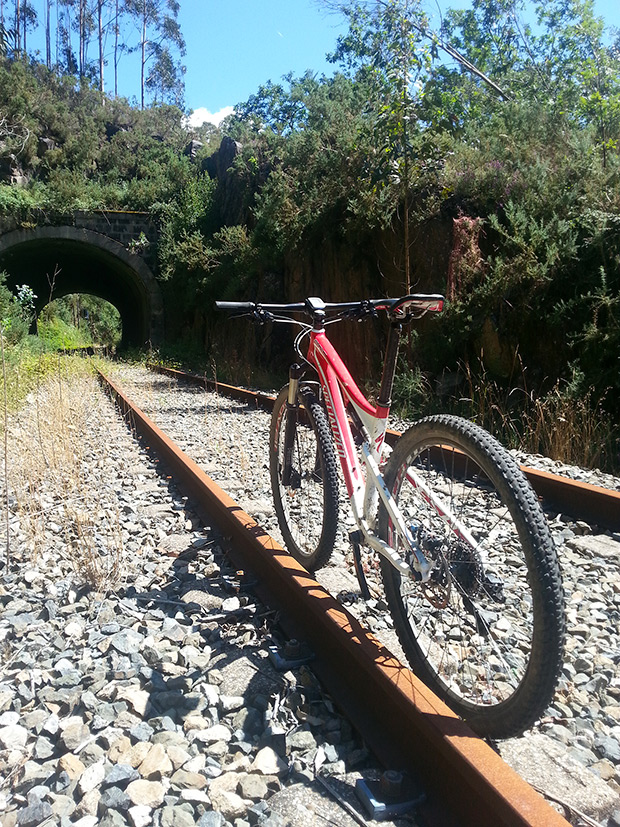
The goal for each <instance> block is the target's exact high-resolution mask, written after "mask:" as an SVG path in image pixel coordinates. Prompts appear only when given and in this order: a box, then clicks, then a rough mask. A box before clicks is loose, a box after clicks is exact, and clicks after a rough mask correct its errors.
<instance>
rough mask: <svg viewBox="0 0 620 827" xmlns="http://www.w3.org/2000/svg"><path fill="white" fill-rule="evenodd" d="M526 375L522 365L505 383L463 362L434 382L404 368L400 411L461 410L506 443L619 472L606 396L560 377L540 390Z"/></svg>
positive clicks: (619, 449) (619, 429) (615, 430)
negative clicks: (582, 388) (579, 386)
mask: <svg viewBox="0 0 620 827" xmlns="http://www.w3.org/2000/svg"><path fill="white" fill-rule="evenodd" d="M517 367H518V366H517ZM401 368H402V366H401ZM526 379H527V377H526V372H525V371H524V370H523V368H521V369H520V370H519V371H518V376H517V378H516V379H515V378H513V381H511V382H507V383H502V382H499V381H497V380H495V379H493V378H491V377H489V376H488V375H487V373H486V371H485V369H484V367H483V366H482V365H478V366H476V368H475V369H474V367H473V366H472V365H471V364H470V363H467V362H465V363H462V364H461V365H460V369H459V371H458V372H455V373H452V374H450V375H449V376H447V377H444V378H443V380H442V382H441V383H439V387H437V386H435V387H434V386H432V385H431V383H430V382H429V381H428V379H427V378H426V377H425V376H424V374H422V373H420V371H418V370H416V369H413V370H407V369H401V370H400V371H399V375H398V376H397V381H396V385H395V392H394V399H395V405H396V410H397V411H398V412H399V413H400V415H401V416H403V417H405V418H418V417H420V416H424V415H428V414H431V413H439V412H441V413H453V414H457V415H459V416H464V417H465V418H467V419H471V420H473V421H475V422H477V423H478V424H479V425H481V426H482V427H483V428H485V429H486V430H488V431H490V432H491V433H492V434H493V435H494V436H496V437H497V438H498V439H499V440H500V441H501V442H502V443H503V444H504V445H505V446H507V447H508V448H515V449H519V450H522V451H525V452H527V453H530V454H543V455H544V456H547V457H550V458H551V459H553V460H558V461H560V462H564V463H567V464H569V465H577V466H580V467H583V468H591V469H594V468H597V469H599V470H601V471H605V472H607V473H611V474H620V426H619V425H618V422H617V421H616V420H614V418H613V417H612V416H611V415H610V413H609V411H607V410H606V409H605V407H604V400H602V399H598V398H596V397H595V395H594V392H593V390H592V389H588V390H586V391H582V390H579V389H578V385H577V383H576V382H574V381H566V380H564V381H562V380H559V381H557V382H556V383H555V384H554V385H553V386H552V387H551V388H549V389H548V390H546V391H544V392H540V391H535V390H531V389H529V388H528V386H527V381H526Z"/></svg>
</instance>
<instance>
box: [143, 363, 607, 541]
mask: <svg viewBox="0 0 620 827" xmlns="http://www.w3.org/2000/svg"><path fill="white" fill-rule="evenodd" d="M151 370H155V371H157V372H158V373H162V374H165V375H167V376H171V377H173V378H175V379H178V380H181V381H185V382H191V383H192V384H197V385H201V386H202V387H204V388H206V389H207V390H212V391H215V392H217V393H221V394H223V395H224V396H229V397H231V398H233V399H237V400H238V401H241V402H246V403H247V404H248V405H255V406H256V407H258V408H263V409H264V410H267V411H270V410H271V409H272V408H273V402H274V399H275V397H273V396H271V395H269V394H267V393H262V392H260V391H250V390H245V389H244V388H237V387H235V386H234V385H225V384H222V383H221V382H214V381H213V380H211V379H206V378H205V377H204V376H199V375H198V374H195V373H185V372H184V371H180V370H175V369H173V368H165V367H161V366H151ZM399 436H400V433H399V432H398V431H392V430H388V432H387V435H386V440H387V442H388V443H389V444H391V445H393V444H394V443H395V442H396V440H397V439H398V437H399ZM521 470H522V471H523V473H524V474H525V476H526V477H527V478H528V480H529V481H530V484H531V486H532V488H533V489H534V491H536V493H537V494H538V496H539V497H541V498H542V499H543V500H544V503H545V505H546V506H547V507H549V508H551V509H552V510H553V511H558V512H559V513H561V514H570V516H571V517H573V518H575V519H578V520H585V522H588V523H592V524H594V525H597V526H600V527H601V528H607V529H610V530H611V531H620V491H613V490H611V489H609V488H601V487H600V486H597V485H590V484H589V483H585V482H578V481H577V480H571V479H568V478H567V477H561V476H558V475H557V474H551V473H549V472H548V471H539V470H537V469H536V468H529V467H528V466H526V465H522V466H521Z"/></svg>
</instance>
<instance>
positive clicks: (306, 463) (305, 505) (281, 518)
mask: <svg viewBox="0 0 620 827" xmlns="http://www.w3.org/2000/svg"><path fill="white" fill-rule="evenodd" d="M300 397H301V398H302V400H303V403H304V406H305V407H304V409H303V412H302V415H300V416H299V419H298V422H297V424H296V426H295V436H294V441H293V446H292V457H291V471H290V479H289V484H287V485H284V484H283V481H282V470H283V454H284V434H285V430H286V417H287V415H288V412H287V407H286V393H285V392H283V393H281V394H280V396H279V397H278V400H277V401H276V406H275V407H274V419H273V421H272V434H271V479H272V488H273V494H274V503H275V507H276V514H277V516H278V522H279V525H280V530H281V531H282V535H283V538H284V541H285V543H286V545H287V548H288V550H289V551H290V553H291V554H292V555H293V556H294V557H295V558H296V559H297V560H299V561H300V562H301V563H302V564H303V565H304V566H306V568H308V569H311V570H314V569H316V568H319V567H320V566H322V565H324V564H325V563H326V562H327V560H328V559H329V556H330V554H331V552H332V549H333V546H334V541H335V536H336V529H337V512H338V482H337V469H336V459H335V455H334V451H333V445H332V442H331V436H330V432H329V425H328V423H327V419H326V417H325V414H324V413H323V411H322V409H321V408H320V405H319V404H318V403H317V402H316V399H315V398H314V397H313V396H312V395H311V394H300Z"/></svg>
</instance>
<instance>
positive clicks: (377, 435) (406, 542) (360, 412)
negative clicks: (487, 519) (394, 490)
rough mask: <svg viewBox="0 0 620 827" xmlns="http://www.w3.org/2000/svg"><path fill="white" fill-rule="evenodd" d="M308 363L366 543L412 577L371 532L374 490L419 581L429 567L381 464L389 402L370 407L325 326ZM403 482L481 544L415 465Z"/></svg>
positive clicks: (313, 338) (316, 334) (314, 335)
mask: <svg viewBox="0 0 620 827" xmlns="http://www.w3.org/2000/svg"><path fill="white" fill-rule="evenodd" d="M307 359H308V362H310V363H311V364H312V365H314V367H315V368H316V371H317V373H318V375H319V381H320V384H321V388H322V390H323V398H324V403H325V408H326V410H327V415H328V417H329V422H330V426H331V431H332V435H333V439H334V446H335V449H336V453H337V455H338V458H339V460H340V465H341V467H342V473H343V475H344V479H345V484H346V487H347V494H348V496H349V502H350V505H351V511H352V513H353V517H354V519H355V522H356V524H357V527H358V529H359V530H360V531H361V532H362V534H363V536H364V540H365V542H366V543H367V544H368V545H369V546H370V547H371V548H373V549H375V551H377V552H379V554H382V555H383V556H384V557H387V558H388V560H389V561H390V562H391V563H392V565H393V566H395V567H396V568H397V569H398V570H399V571H400V572H402V573H403V574H406V575H409V576H411V574H412V570H411V566H410V565H409V564H408V563H407V562H406V561H405V560H404V559H403V558H402V557H401V555H400V554H399V553H398V552H397V551H396V550H395V549H394V548H393V547H392V546H390V545H389V544H388V543H387V542H386V541H385V540H383V539H381V538H380V537H379V536H378V535H377V534H376V533H375V531H374V525H373V523H374V517H373V513H374V511H375V510H376V502H377V494H378V496H379V497H380V498H381V501H382V503H383V505H384V506H385V508H386V510H387V513H388V516H389V518H390V522H391V524H392V526H393V529H394V531H395V533H396V535H397V536H399V537H400V539H401V544H402V547H403V548H407V549H409V550H410V551H411V552H412V554H413V557H412V565H413V568H414V569H415V571H416V572H417V574H418V576H419V578H420V579H421V580H422V581H426V580H428V578H429V576H430V572H431V568H432V563H431V562H429V561H428V560H427V558H426V556H425V555H424V553H423V551H422V550H421V549H420V547H419V545H418V543H417V542H416V540H415V538H414V536H413V534H412V532H411V530H410V528H409V526H407V525H406V523H405V521H404V519H403V516H402V514H401V512H400V510H399V508H398V506H397V504H396V502H395V500H394V498H393V497H392V495H391V493H390V491H389V490H388V488H387V486H386V484H385V481H384V479H383V475H382V474H381V471H380V468H379V465H380V463H381V457H382V453H383V450H384V447H385V432H386V430H387V422H388V416H389V413H390V407H389V405H388V406H386V405H381V404H379V405H377V406H376V407H374V406H373V405H371V404H370V402H369V401H368V400H367V399H366V397H365V396H364V394H363V393H362V392H361V391H360V389H359V388H358V386H357V384H356V383H355V381H354V379H353V377H352V376H351V374H350V373H349V371H348V369H347V367H346V365H345V364H344V362H343V361H342V359H341V358H340V356H339V355H338V352H337V351H336V349H335V348H334V346H333V345H332V344H331V342H330V341H329V339H328V338H327V336H326V334H325V330H312V331H311V333H310V343H309V346H308V353H307ZM347 406H349V407H350V410H351V411H352V414H353V415H354V416H355V417H356V419H357V421H358V429H359V431H360V433H361V435H362V440H363V441H362V444H361V445H360V446H359V447H360V450H361V453H362V457H363V460H364V464H365V474H364V472H363V469H362V466H361V464H360V461H359V457H358V453H357V446H356V444H355V439H354V437H353V432H352V430H351V425H350V422H349V416H348V414H347ZM407 481H408V482H409V484H410V485H411V486H412V487H413V488H415V489H416V491H417V492H418V494H419V496H420V497H422V499H424V500H425V501H426V502H427V503H428V504H429V505H431V506H432V508H433V509H434V510H435V512H436V513H437V514H438V515H439V516H440V517H441V518H442V519H443V520H444V522H445V523H446V525H447V526H448V527H449V528H450V530H451V531H452V532H453V533H454V534H456V535H457V536H458V537H459V539H462V540H464V541H465V542H467V543H468V544H470V545H471V546H472V547H473V548H478V547H479V543H478V542H477V541H476V540H475V539H474V537H473V536H472V535H471V533H470V531H468V529H467V528H466V527H465V526H464V525H463V524H462V523H461V522H460V520H458V519H457V518H456V517H455V516H454V514H452V513H451V511H450V509H449V508H448V507H447V506H446V504H445V503H443V502H442V501H441V500H440V498H439V497H438V496H437V495H436V494H435V493H434V492H433V491H432V490H431V489H429V488H428V487H427V486H426V485H425V484H424V482H423V481H422V480H421V478H420V477H419V476H418V475H417V474H416V473H415V471H414V470H413V468H409V469H408V470H407Z"/></svg>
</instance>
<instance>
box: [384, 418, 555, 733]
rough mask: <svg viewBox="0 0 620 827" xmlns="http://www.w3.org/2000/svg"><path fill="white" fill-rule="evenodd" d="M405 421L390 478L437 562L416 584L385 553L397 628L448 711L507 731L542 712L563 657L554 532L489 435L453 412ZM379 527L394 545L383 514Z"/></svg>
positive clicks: (386, 578) (410, 521)
mask: <svg viewBox="0 0 620 827" xmlns="http://www.w3.org/2000/svg"><path fill="white" fill-rule="evenodd" d="M412 431H413V432H414V433H412V434H410V435H408V438H407V439H406V440H405V443H404V445H403V447H402V448H401V450H400V451H398V452H397V451H395V455H394V457H393V460H394V462H393V463H391V465H390V469H389V471H388V473H387V474H386V478H387V482H388V486H389V487H390V489H391V491H392V493H393V495H394V496H395V497H396V499H397V501H398V505H399V508H400V510H401V512H402V513H403V515H404V516H405V520H406V522H407V524H408V526H409V527H410V529H411V530H412V532H413V533H414V535H415V536H416V539H417V541H418V542H419V544H420V545H421V547H422V548H423V549H424V552H425V554H426V556H427V557H428V558H430V559H431V560H432V561H433V572H432V575H431V580H430V582H429V583H428V584H421V583H419V582H417V581H415V580H414V579H413V578H406V577H401V576H400V575H399V574H398V573H397V572H396V571H395V570H394V569H393V567H391V566H389V564H387V563H384V564H383V573H384V581H385V584H386V594H387V597H388V601H389V603H390V606H391V608H392V611H393V614H394V619H395V626H396V629H397V632H398V635H399V639H400V641H401V644H402V645H403V649H404V650H405V654H406V655H407V657H408V658H409V660H410V662H411V665H412V668H414V670H415V671H416V672H418V674H419V675H420V677H422V679H423V680H424V681H425V682H426V683H427V684H428V685H429V686H430V687H431V688H432V689H434V690H435V691H436V692H437V693H438V694H439V695H440V696H441V697H443V698H444V699H445V700H446V701H447V702H448V703H449V704H450V705H451V706H452V707H453V709H455V711H457V712H458V713H459V714H461V715H462V716H463V717H465V718H468V719H469V720H470V722H471V723H472V725H474V727H475V728H477V729H478V730H479V731H482V732H483V733H484V734H489V735H491V736H493V737H508V735H511V734H516V733H517V732H520V731H523V730H524V729H525V728H527V726H529V725H530V724H531V723H533V721H534V720H535V719H536V717H538V716H539V715H540V714H542V712H543V711H544V708H545V706H546V705H547V704H548V703H549V702H550V700H551V697H552V694H553V689H554V687H555V683H556V680H557V675H558V673H559V670H560V667H561V649H562V639H563V629H564V626H563V613H562V609H561V605H562V595H561V582H560V575H559V568H558V566H557V560H556V557H555V551H554V548H553V544H552V541H551V537H550V534H549V531H548V529H547V527H546V523H545V521H544V516H543V515H542V512H541V511H540V508H539V506H538V503H537V501H536V498H535V496H534V495H533V492H531V489H530V488H529V486H528V484H527V482H526V481H525V479H524V478H523V476H522V474H521V473H520V471H519V469H518V468H517V467H516V465H515V464H514V463H513V462H512V461H511V460H510V457H509V456H508V455H507V454H506V452H505V451H504V450H503V449H502V448H501V446H499V444H498V443H497V442H496V441H495V440H494V439H492V437H490V436H489V435H488V434H486V433H485V432H484V431H482V430H481V429H479V428H477V426H474V425H472V424H471V423H468V422H465V421H464V420H458V419H456V418H454V417H436V418H434V419H433V420H427V421H426V422H422V423H420V427H418V428H417V429H416V426H414V428H413V429H412ZM420 486H424V487H425V489H426V491H425V492H424V493H422V492H421V487H420ZM421 493H422V495H421ZM429 494H430V496H429ZM433 499H434V502H433ZM429 500H430V501H429ZM446 515H452V517H453V518H454V522H453V525H452V526H450V525H449V522H450V519H451V517H450V516H448V517H446ZM383 526H384V528H383V530H384V531H385V532H386V534H385V536H386V537H387V539H388V542H390V543H391V544H396V545H397V546H398V538H397V537H396V534H395V532H394V530H393V528H392V526H391V524H389V523H388V521H387V518H386V517H385V515H384V516H383Z"/></svg>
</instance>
